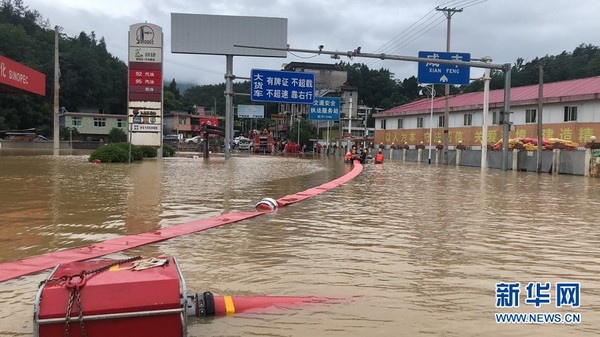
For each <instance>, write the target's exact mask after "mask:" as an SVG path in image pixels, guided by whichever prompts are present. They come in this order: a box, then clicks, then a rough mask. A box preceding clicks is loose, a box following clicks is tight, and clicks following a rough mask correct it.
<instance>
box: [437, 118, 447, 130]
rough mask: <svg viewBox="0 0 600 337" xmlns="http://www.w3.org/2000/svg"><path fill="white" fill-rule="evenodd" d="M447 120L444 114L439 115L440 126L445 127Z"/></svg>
mask: <svg viewBox="0 0 600 337" xmlns="http://www.w3.org/2000/svg"><path fill="white" fill-rule="evenodd" d="M445 120H446V118H445V117H444V116H438V128H443V127H444V125H445V123H444V121H445Z"/></svg>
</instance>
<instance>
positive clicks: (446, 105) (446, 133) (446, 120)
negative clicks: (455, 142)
mask: <svg viewBox="0 0 600 337" xmlns="http://www.w3.org/2000/svg"><path fill="white" fill-rule="evenodd" d="M435 10H437V11H441V12H443V13H444V15H446V18H447V19H448V20H447V27H446V51H447V52H450V28H451V23H452V15H454V13H458V12H462V8H461V9H456V8H447V7H446V8H440V7H436V8H435ZM444 89H445V90H444V94H445V96H446V97H445V100H444V137H442V142H443V145H444V149H443V151H444V158H443V163H444V164H448V138H449V134H450V131H449V124H450V107H449V105H450V85H449V84H446V85H445V87H444Z"/></svg>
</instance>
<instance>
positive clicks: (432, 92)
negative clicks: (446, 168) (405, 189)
mask: <svg viewBox="0 0 600 337" xmlns="http://www.w3.org/2000/svg"><path fill="white" fill-rule="evenodd" d="M425 89H427V91H429V94H430V95H431V108H430V113H429V164H431V141H432V138H433V98H434V97H435V89H434V88H433V84H432V85H431V88H429V87H427V86H426V87H425Z"/></svg>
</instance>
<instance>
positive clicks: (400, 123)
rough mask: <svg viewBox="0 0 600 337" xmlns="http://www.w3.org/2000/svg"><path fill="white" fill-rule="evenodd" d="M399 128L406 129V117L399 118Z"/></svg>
mask: <svg viewBox="0 0 600 337" xmlns="http://www.w3.org/2000/svg"><path fill="white" fill-rule="evenodd" d="M398 129H404V118H398Z"/></svg>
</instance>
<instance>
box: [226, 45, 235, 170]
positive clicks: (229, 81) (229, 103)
mask: <svg viewBox="0 0 600 337" xmlns="http://www.w3.org/2000/svg"><path fill="white" fill-rule="evenodd" d="M225 57H226V58H227V62H226V63H227V65H226V69H225V159H226V160H227V159H229V153H230V151H229V150H230V149H229V147H230V145H231V134H232V133H233V78H234V75H233V55H226V56H225Z"/></svg>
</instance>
